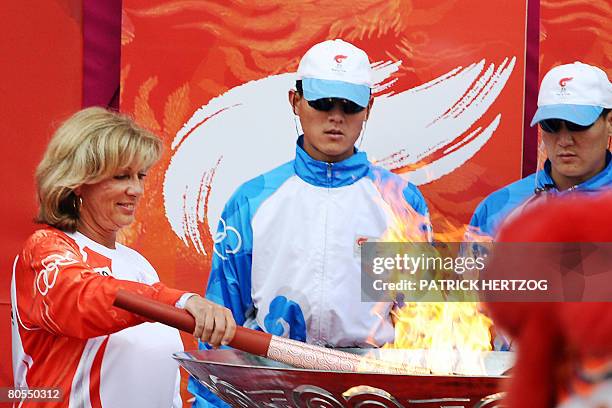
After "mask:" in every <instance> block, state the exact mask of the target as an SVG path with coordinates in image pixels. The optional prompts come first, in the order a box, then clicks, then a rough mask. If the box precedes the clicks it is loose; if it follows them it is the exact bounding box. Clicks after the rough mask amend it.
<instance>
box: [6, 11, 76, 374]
mask: <svg viewBox="0 0 612 408" xmlns="http://www.w3.org/2000/svg"><path fill="white" fill-rule="evenodd" d="M80 4H81V2H80V1H75V0H55V1H42V2H37V4H36V7H32V4H30V3H28V2H19V1H5V2H2V6H0V8H1V12H0V15H2V35H1V36H0V55H2V62H1V63H0V77H1V78H2V81H0V88H1V89H2V92H0V95H2V102H1V103H2V107H1V109H0V117H1V118H2V120H0V134H2V150H1V153H0V155H2V160H0V163H1V164H0V166H2V168H1V171H0V177H2V184H1V185H2V193H1V194H2V200H1V201H2V203H3V204H2V205H3V213H4V214H5V218H4V225H5V226H4V233H3V234H2V235H1V236H0V240H1V242H2V243H1V245H0V248H1V256H0V322H1V324H0V353H1V355H0V386H6V385H8V384H12V378H13V375H12V367H11V359H10V350H11V346H10V341H11V335H10V324H9V321H10V292H9V288H10V277H11V271H12V264H13V259H14V257H15V255H16V254H17V252H18V251H19V249H20V246H21V244H22V243H23V241H24V240H25V238H26V237H27V236H28V235H29V234H30V233H31V231H33V230H34V228H35V226H34V223H33V222H32V220H33V218H34V216H35V213H36V212H35V211H36V206H35V204H36V203H35V198H34V197H35V195H34V183H33V177H34V169H35V167H36V164H37V163H38V161H39V160H40V158H41V156H42V152H43V149H44V147H45V145H46V143H47V140H48V139H49V136H50V134H51V133H52V132H53V129H54V128H55V127H56V125H57V124H58V122H59V121H61V120H62V119H63V118H65V117H67V116H68V115H69V114H71V113H72V112H74V111H75V110H77V109H78V108H79V107H80V106H81V87H82V81H81V78H82V68H81V66H82V62H81V61H82V59H81V47H82V40H81V6H80Z"/></svg>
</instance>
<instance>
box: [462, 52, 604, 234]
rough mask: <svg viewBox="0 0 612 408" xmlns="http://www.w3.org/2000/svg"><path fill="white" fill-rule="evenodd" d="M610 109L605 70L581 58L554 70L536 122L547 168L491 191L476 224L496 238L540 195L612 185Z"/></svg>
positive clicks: (541, 94)
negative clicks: (507, 221)
mask: <svg viewBox="0 0 612 408" xmlns="http://www.w3.org/2000/svg"><path fill="white" fill-rule="evenodd" d="M610 108H612V84H611V83H610V81H609V79H608V77H607V75H606V73H605V72H604V71H602V70H601V69H599V68H597V67H594V66H591V65H587V64H583V63H580V62H575V63H573V64H567V65H561V66H558V67H555V68H553V69H552V70H550V71H549V72H548V73H547V74H546V75H545V76H544V78H543V79H542V84H541V86H540V92H539V95H538V110H537V112H536V114H535V116H534V117H533V120H532V121H531V125H532V126H533V125H535V124H536V123H538V124H539V125H540V128H541V129H542V140H543V142H544V147H545V149H546V154H547V156H548V160H546V163H545V164H544V169H543V170H541V171H538V172H536V173H535V174H532V175H530V176H528V177H526V178H524V179H522V180H519V181H517V182H514V183H512V184H510V185H508V186H506V187H504V188H502V189H500V190H498V191H495V192H494V193H492V194H491V195H489V196H488V197H487V198H485V199H484V201H482V202H481V203H480V205H478V207H477V208H476V211H475V213H474V215H473V217H472V220H471V221H470V224H471V225H473V226H475V227H477V228H478V229H480V231H481V232H483V233H485V234H488V235H490V236H495V234H496V233H497V231H498V229H499V227H500V225H501V223H502V222H503V221H504V219H506V218H507V217H508V216H510V215H511V214H512V213H513V212H514V211H520V210H521V209H522V208H524V206H525V205H528V203H529V202H530V201H531V200H534V199H537V198H538V197H540V196H544V195H548V194H557V195H558V194H567V192H571V191H581V192H597V191H600V190H602V189H605V188H612V163H611V158H612V156H611V154H610V139H611V137H612V114H610ZM585 211H588V209H585ZM560 221H561V222H562V220H560Z"/></svg>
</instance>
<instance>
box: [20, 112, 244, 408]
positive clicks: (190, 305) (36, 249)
mask: <svg viewBox="0 0 612 408" xmlns="http://www.w3.org/2000/svg"><path fill="white" fill-rule="evenodd" d="M161 150H162V145H161V142H160V140H159V139H158V138H156V137H155V136H154V135H152V134H151V133H149V132H147V131H146V130H144V129H142V128H140V127H138V126H137V125H136V124H135V123H134V122H133V121H132V120H131V119H130V118H128V117H127V116H124V115H121V114H118V113H114V112H110V111H107V110H105V109H102V108H88V109H84V110H82V111H80V112H77V113H76V114H74V115H73V116H72V117H71V118H69V119H68V120H67V121H66V122H65V123H64V124H63V125H62V126H61V127H60V128H59V129H58V130H57V132H56V133H55V135H54V136H53V138H52V139H51V141H50V143H49V145H48V147H47V150H46V152H45V155H44V157H43V159H42V161H41V162H40V164H39V166H38V169H37V171H36V182H37V187H38V200H39V205H40V210H39V213H38V222H40V223H41V224H45V225H44V226H43V227H42V228H41V229H39V230H38V231H36V232H34V234H32V236H30V237H29V238H28V240H27V241H26V243H25V245H24V248H23V250H22V252H21V253H20V254H19V255H18V257H17V258H16V260H15V265H14V271H13V281H12V287H11V295H12V299H11V300H12V310H13V319H12V320H13V322H12V323H13V328H12V329H13V369H14V376H15V377H14V378H15V385H16V386H17V387H28V388H30V389H37V388H41V387H53V388H56V389H58V390H60V391H61V394H62V398H61V399H62V401H61V402H60V403H58V400H57V399H58V398H59V394H60V392H57V391H54V392H53V393H51V394H50V395H46V396H47V397H49V398H48V400H49V401H50V402H49V405H51V406H70V407H73V406H74V407H81V406H83V407H113V408H116V407H164V408H168V407H173V406H174V407H179V406H181V398H180V394H179V380H180V377H179V372H178V366H177V364H176V363H175V362H174V361H173V360H172V358H171V354H172V353H174V352H176V351H179V350H182V343H181V340H180V337H179V333H178V331H177V330H175V329H172V328H169V327H166V326H163V325H161V324H158V323H146V322H144V320H143V319H142V318H140V317H138V316H136V315H133V314H131V313H128V312H125V311H122V310H119V309H117V308H114V307H112V302H113V300H114V298H115V295H116V293H117V291H118V290H119V289H125V290H129V291H132V292H136V293H139V294H141V295H145V296H148V297H149V298H152V299H156V300H158V301H161V302H164V303H166V304H170V305H176V306H177V307H182V308H184V309H186V310H187V311H188V312H189V313H191V314H192V315H193V316H194V317H195V319H196V329H195V332H194V336H195V337H197V338H200V339H201V340H202V341H206V342H209V343H211V344H214V345H219V344H227V343H228V342H229V341H230V340H231V338H232V337H233V334H234V331H235V323H234V320H233V318H232V314H231V313H230V312H229V310H228V309H226V308H224V307H222V306H218V305H216V304H214V303H212V302H210V301H208V300H205V299H203V298H202V297H200V296H198V295H195V294H192V293H186V292H184V291H180V290H176V289H171V288H168V287H166V286H164V285H163V284H162V283H160V282H159V278H158V276H157V273H156V271H155V269H154V268H153V267H152V266H151V264H149V262H147V260H146V259H145V258H144V257H143V256H142V255H140V254H139V253H138V252H136V251H134V250H133V249H130V248H128V247H126V246H123V245H121V244H119V243H117V242H116V237H117V232H118V231H119V230H120V229H121V228H123V227H125V226H128V225H129V224H130V223H131V222H132V221H133V220H134V213H135V211H136V208H137V206H138V202H139V200H140V198H141V197H142V194H143V180H144V178H145V177H146V174H147V171H148V170H149V168H150V167H151V166H152V165H153V164H154V163H155V162H156V161H157V160H158V158H159V157H160V154H161ZM28 403H32V404H33V405H35V406H36V407H40V406H43V405H41V403H40V402H34V401H33V400H28V399H26V400H25V401H24V405H23V406H28Z"/></svg>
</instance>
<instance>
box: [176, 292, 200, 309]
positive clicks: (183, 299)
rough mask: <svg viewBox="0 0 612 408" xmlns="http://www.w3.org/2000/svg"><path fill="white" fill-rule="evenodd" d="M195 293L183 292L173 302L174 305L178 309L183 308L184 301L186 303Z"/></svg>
mask: <svg viewBox="0 0 612 408" xmlns="http://www.w3.org/2000/svg"><path fill="white" fill-rule="evenodd" d="M195 295H197V293H185V294H184V295H183V296H181V297H180V298H179V300H178V301H177V302H176V303H175V304H174V306H176V307H178V308H179V309H184V308H185V303H187V301H188V300H189V298H190V297H192V296H195Z"/></svg>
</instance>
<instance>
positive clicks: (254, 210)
mask: <svg viewBox="0 0 612 408" xmlns="http://www.w3.org/2000/svg"><path fill="white" fill-rule="evenodd" d="M372 85H373V83H372V70H371V68H370V62H369V60H368V56H367V55H366V53H365V52H364V51H363V50H361V49H359V48H357V47H355V46H354V45H352V44H349V43H347V42H345V41H342V40H330V41H324V42H322V43H319V44H316V45H314V46H313V47H312V48H311V49H310V50H308V51H307V52H306V54H305V55H304V56H303V58H302V59H301V61H300V64H299V68H298V72H297V82H296V88H297V89H294V90H290V91H289V94H288V97H289V103H290V106H291V109H292V111H293V113H294V114H295V119H296V129H297V128H298V124H297V122H298V121H299V124H300V126H301V129H302V132H299V131H298V132H297V133H298V139H297V144H296V156H295V159H294V160H292V161H290V162H288V163H286V164H284V165H282V166H280V167H277V168H275V169H273V170H271V171H269V172H267V173H265V174H263V175H260V176H259V177H256V178H255V179H253V180H251V181H248V182H246V183H245V184H243V185H242V186H240V187H239V188H238V190H237V191H236V192H235V193H234V194H233V196H232V197H231V198H230V200H229V201H228V203H227V204H226V206H225V209H224V211H223V213H222V215H221V218H222V219H221V222H220V224H219V232H218V233H217V234H216V237H217V238H219V239H215V242H217V243H216V244H215V255H214V256H213V261H212V270H211V273H210V278H209V283H208V288H207V292H206V297H207V298H208V299H210V300H212V301H214V302H216V303H219V304H222V305H225V306H227V307H228V308H230V309H231V310H232V312H233V315H234V318H235V320H236V323H238V324H239V325H243V326H246V327H250V328H255V329H259V330H263V331H266V332H268V333H272V334H274V335H278V336H284V337H290V338H292V339H295V340H300V341H304V342H307V343H311V344H316V345H320V346H328V347H376V346H382V345H383V344H385V343H387V342H390V341H393V338H394V327H393V322H392V320H391V314H390V313H391V309H392V307H393V304H392V303H390V302H387V303H383V304H379V305H378V306H380V307H379V308H377V311H376V312H374V311H373V304H372V303H364V302H361V257H360V246H361V245H362V243H363V242H365V241H367V240H372V239H379V238H382V237H383V235H384V234H385V232H386V231H387V229H388V227H390V226H391V224H392V223H393V220H394V214H393V213H392V211H391V208H392V207H395V208H396V211H403V212H404V213H405V214H404V215H406V216H407V217H412V218H411V219H413V220H414V223H413V224H414V225H411V226H410V227H413V228H412V230H413V232H414V235H413V237H412V238H413V239H415V240H417V239H419V240H424V241H425V240H427V239H429V235H430V231H431V230H430V226H429V219H428V211H427V205H426V203H425V200H424V199H423V196H422V195H421V193H420V192H419V190H418V189H417V188H416V187H415V186H414V185H412V184H409V183H407V182H406V181H404V180H403V179H402V178H401V177H399V176H397V175H395V174H393V173H391V172H389V171H387V170H385V169H382V168H379V167H376V166H374V165H372V164H371V163H370V162H369V161H368V159H367V157H366V154H365V153H364V152H361V151H359V150H358V149H357V148H356V147H355V142H356V141H357V139H358V138H359V136H360V134H361V133H362V131H363V129H364V128H365V122H366V120H367V118H368V115H369V114H370V110H371V108H372V104H373V98H372V95H371V88H372ZM287 137H291V135H287ZM392 196H393V197H392ZM408 229H410V228H408ZM417 237H418V238H417ZM204 347H206V345H204ZM190 381H191V380H190ZM189 389H190V390H191V391H192V392H193V393H194V394H196V403H195V404H194V406H197V407H202V406H207V404H211V403H212V402H211V401H215V402H214V403H215V404H217V405H222V403H221V402H220V401H219V400H218V399H217V398H216V397H215V396H213V395H210V392H207V390H205V389H204V387H202V386H201V385H199V384H198V383H197V382H195V381H191V382H190V385H189ZM204 399H206V400H208V402H206V401H204Z"/></svg>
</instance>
